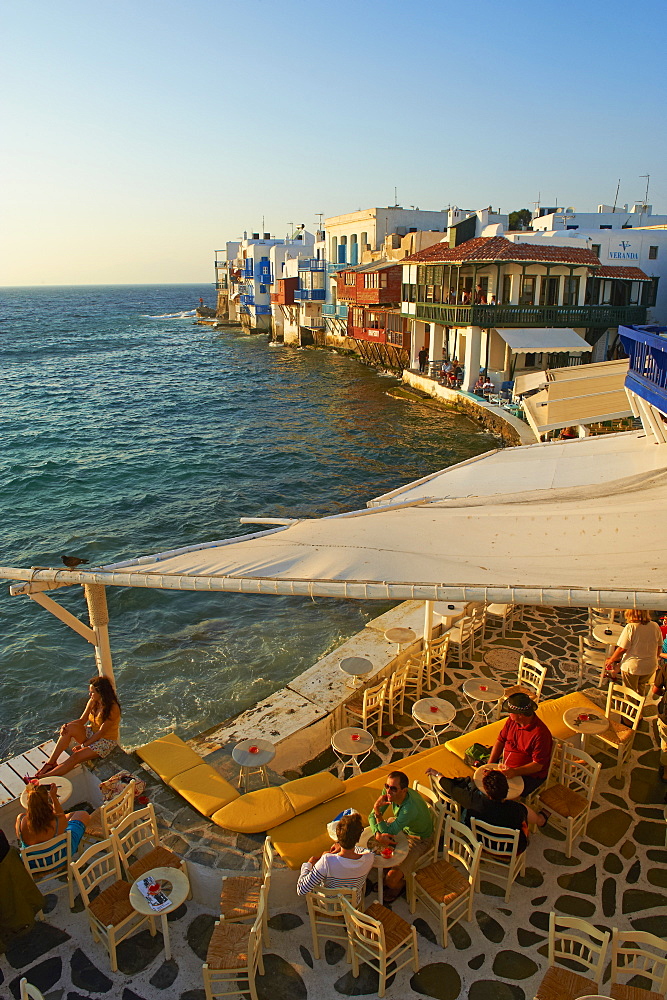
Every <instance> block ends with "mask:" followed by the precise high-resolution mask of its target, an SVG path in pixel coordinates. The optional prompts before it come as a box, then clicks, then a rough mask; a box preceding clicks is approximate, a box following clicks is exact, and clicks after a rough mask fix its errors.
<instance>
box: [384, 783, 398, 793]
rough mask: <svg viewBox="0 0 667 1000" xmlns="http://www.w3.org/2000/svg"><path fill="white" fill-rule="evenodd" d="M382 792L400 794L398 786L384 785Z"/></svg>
mask: <svg viewBox="0 0 667 1000" xmlns="http://www.w3.org/2000/svg"><path fill="white" fill-rule="evenodd" d="M384 790H385V792H400V788H399V787H398V785H385V786H384Z"/></svg>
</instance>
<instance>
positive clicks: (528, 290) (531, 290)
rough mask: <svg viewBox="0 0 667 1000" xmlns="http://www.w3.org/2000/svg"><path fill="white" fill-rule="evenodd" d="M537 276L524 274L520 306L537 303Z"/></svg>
mask: <svg viewBox="0 0 667 1000" xmlns="http://www.w3.org/2000/svg"><path fill="white" fill-rule="evenodd" d="M536 282H537V278H536V276H535V275H534V274H524V276H523V279H522V281H521V295H520V296H519V305H520V306H533V305H535V284H536Z"/></svg>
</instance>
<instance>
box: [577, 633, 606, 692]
mask: <svg viewBox="0 0 667 1000" xmlns="http://www.w3.org/2000/svg"><path fill="white" fill-rule="evenodd" d="M606 659H607V653H606V650H604V649H593V648H592V647H591V646H587V645H586V643H585V642H584V637H583V635H580V636H579V680H580V681H582V680H583V678H584V676H585V674H586V673H587V671H588V668H589V667H592V668H593V671H594V672H595V673H596V674H598V687H602V686H603V683H604V679H605V667H604V665H605V660H606Z"/></svg>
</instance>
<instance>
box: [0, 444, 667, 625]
mask: <svg viewBox="0 0 667 1000" xmlns="http://www.w3.org/2000/svg"><path fill="white" fill-rule="evenodd" d="M373 503H374V504H375V506H372V507H371V508H369V509H364V510H360V511H354V512H351V513H349V514H343V515H337V516H334V517H325V518H318V519H313V520H295V521H294V523H292V524H289V525H287V526H280V527H278V528H273V529H271V530H269V531H262V532H260V533H257V534H253V535H244V536H240V537H237V538H234V539H228V540H224V541H219V542H211V543H207V544H204V545H201V546H196V547H190V548H187V549H177V550H173V551H170V552H165V553H161V554H157V555H152V556H144V557H142V558H139V559H135V560H130V561H126V562H122V563H116V564H114V565H108V566H104V567H100V568H99V569H89V568H86V569H85V570H84V569H81V570H75V571H68V570H62V569H61V570H32V571H30V570H7V569H0V576H5V577H8V578H10V579H14V580H17V579H19V580H29V581H31V585H32V586H35V587H36V588H39V589H44V588H45V585H47V582H48V581H51V585H54V584H55V586H58V585H59V584H70V583H100V584H106V585H116V586H139V587H159V588H166V589H178V590H207V591H216V590H220V591H233V592H245V593H267V594H304V595H318V596H325V597H353V598H365V599H369V598H370V599H373V598H378V599H382V598H390V599H392V598H393V599H397V600H403V599H408V598H416V599H429V600H447V599H459V600H484V599H486V600H489V601H493V602H505V601H518V602H520V603H539V604H548V605H574V606H582V605H583V606H587V605H588V606H603V607H630V606H633V605H634V606H638V607H647V608H655V609H658V608H666V609H667V588H666V586H665V579H666V577H665V569H664V567H665V565H667V542H666V541H665V536H664V535H663V534H662V532H661V530H660V528H661V521H662V514H663V512H664V511H665V510H666V509H667V446H665V447H661V446H659V445H655V444H650V443H648V442H647V440H646V439H645V437H644V436H643V435H642V434H635V433H630V434H622V435H613V436H612V435H610V436H608V437H599V438H587V439H581V440H575V441H568V442H565V443H561V444H542V445H532V446H528V447H522V448H512V449H507V450H503V451H498V452H491V453H490V454H488V455H486V456H482V457H480V458H478V459H473V460H471V461H469V462H464V463H461V464H460V465H458V466H454V467H453V468H452V469H450V470H445V471H443V472H441V473H438V474H437V475H435V476H431V477H428V478H427V479H425V480H422V481H420V483H417V484H410V485H409V486H407V487H404V488H403V489H402V490H397V491H395V492H394V493H393V494H388V495H386V496H385V497H382V498H379V499H378V500H375V501H373ZM19 574H20V575H19ZM25 589H29V588H19V590H23V591H25Z"/></svg>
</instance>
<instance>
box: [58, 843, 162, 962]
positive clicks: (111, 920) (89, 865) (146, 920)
mask: <svg viewBox="0 0 667 1000" xmlns="http://www.w3.org/2000/svg"><path fill="white" fill-rule="evenodd" d="M70 868H71V870H72V872H73V874H74V878H75V879H76V883H77V886H78V888H79V892H80V893H81V900H82V902H83V905H84V906H85V908H86V912H87V914H88V921H89V923H90V930H91V933H92V935H93V939H94V940H95V941H99V940H100V939H101V940H102V942H103V944H104V946H105V948H106V949H107V951H108V952H109V960H110V962H111V971H112V972H117V971H118V960H117V957H116V948H117V946H118V945H119V944H120V942H121V941H124V940H125V938H128V937H131V936H132V934H135V933H136V932H137V931H138V930H140V929H141V928H142V927H143V925H144V924H148V927H149V930H150V932H151V935H152V936H153V937H154V936H155V933H156V931H155V917H153V916H148V915H144V914H142V913H137V911H136V910H135V909H134V907H133V906H132V904H131V903H130V888H131V886H130V883H129V882H124V881H123V873H122V869H121V864H120V857H119V855H118V847H117V845H116V842H115V841H114V839H113V838H111V839H109V840H102V841H100V843H99V844H93V846H92V847H89V848H88V849H87V850H86V851H84V852H83V854H82V855H81V857H79V858H75V859H74V860H73V861H72V862H71V865H70ZM95 893H97V894H95Z"/></svg>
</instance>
